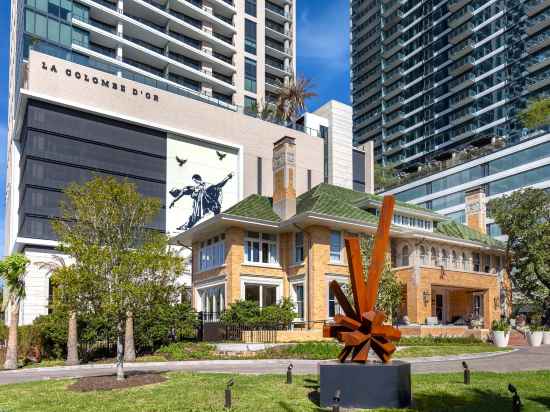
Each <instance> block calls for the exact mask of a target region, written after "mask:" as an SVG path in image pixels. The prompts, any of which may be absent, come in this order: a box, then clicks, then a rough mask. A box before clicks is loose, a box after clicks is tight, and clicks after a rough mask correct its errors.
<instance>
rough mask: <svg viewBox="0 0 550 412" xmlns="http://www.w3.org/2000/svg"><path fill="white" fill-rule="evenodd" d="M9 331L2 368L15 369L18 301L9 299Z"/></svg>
mask: <svg viewBox="0 0 550 412" xmlns="http://www.w3.org/2000/svg"><path fill="white" fill-rule="evenodd" d="M11 307H12V308H11V316H10V331H9V335H8V348H7V351H6V361H5V362H4V369H17V326H18V324H19V301H16V300H15V299H12V300H11Z"/></svg>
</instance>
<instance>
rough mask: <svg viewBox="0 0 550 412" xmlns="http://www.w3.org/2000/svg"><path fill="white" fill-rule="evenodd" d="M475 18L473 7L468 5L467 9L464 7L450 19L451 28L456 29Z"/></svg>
mask: <svg viewBox="0 0 550 412" xmlns="http://www.w3.org/2000/svg"><path fill="white" fill-rule="evenodd" d="M473 16H474V7H473V6H471V5H468V6H466V7H463V8H461V9H460V10H459V11H458V12H456V13H455V14H453V15H452V16H451V17H450V18H449V27H450V28H452V29H455V28H457V27H458V26H460V25H461V24H462V23H464V22H466V21H468V20H469V19H471V18H472V17H473Z"/></svg>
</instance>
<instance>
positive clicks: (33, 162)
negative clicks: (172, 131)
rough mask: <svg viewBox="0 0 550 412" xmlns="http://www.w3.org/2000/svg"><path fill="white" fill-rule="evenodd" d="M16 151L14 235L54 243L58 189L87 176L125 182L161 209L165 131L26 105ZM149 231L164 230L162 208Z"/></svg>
mask: <svg viewBox="0 0 550 412" xmlns="http://www.w3.org/2000/svg"><path fill="white" fill-rule="evenodd" d="M20 149H21V161H20V169H21V181H20V193H21V197H20V205H19V223H20V226H19V236H22V237H29V238H40V239H55V234H54V233H53V231H52V228H51V224H50V223H51V220H52V219H54V218H56V217H59V209H58V208H59V202H60V200H61V199H62V197H63V193H62V191H63V189H64V188H65V187H66V186H67V185H68V184H70V183H72V182H77V183H83V182H85V181H87V180H89V179H90V178H91V177H93V176H115V177H117V178H120V179H128V181H130V182H132V183H134V184H135V185H136V187H137V189H138V191H139V192H140V193H141V194H142V195H144V196H152V197H157V198H159V199H160V200H161V202H162V204H163V209H164V203H165V193H166V182H165V174H166V135H165V133H162V132H159V131H155V130H150V129H146V128H142V127H138V126H135V125H131V124H128V123H124V122H121V121H114V120H110V119H106V118H102V117H98V116H93V115H90V114H86V113H82V112H79V111H75V110H70V109H65V108H61V107H58V106H53V105H51V104H47V103H42V102H37V101H30V102H29V103H28V106H27V113H26V116H25V122H24V125H23V128H22V132H21V147H20ZM152 228H154V229H158V230H162V231H165V212H164V210H162V211H161V212H160V213H159V215H158V216H157V218H156V219H155V221H154V222H153V224H152Z"/></svg>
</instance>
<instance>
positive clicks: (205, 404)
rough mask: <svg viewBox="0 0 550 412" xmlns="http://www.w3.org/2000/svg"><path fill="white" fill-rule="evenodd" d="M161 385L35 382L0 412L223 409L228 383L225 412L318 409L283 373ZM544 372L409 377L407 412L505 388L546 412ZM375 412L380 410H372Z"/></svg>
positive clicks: (470, 401) (466, 403)
mask: <svg viewBox="0 0 550 412" xmlns="http://www.w3.org/2000/svg"><path fill="white" fill-rule="evenodd" d="M167 377H168V381H166V382H164V383H160V384H155V385H149V386H143V387H140V388H131V389H118V390H113V391H106V392H89V393H75V392H70V391H67V390H66V388H67V387H68V386H69V385H70V384H71V383H72V382H73V381H72V380H63V381H42V382H33V383H24V384H17V385H6V386H2V388H1V390H2V396H1V397H0V411H3V412H17V411H30V410H37V405H40V408H39V410H40V411H43V412H49V411H60V410H63V411H78V412H86V411H103V412H109V411H117V412H124V411H131V412H141V411H193V412H213V411H223V410H224V409H223V396H224V389H225V385H226V382H227V381H228V380H229V379H230V378H234V379H235V384H234V387H233V406H234V407H233V409H231V411H233V412H244V411H262V412H264V411H266V412H270V411H283V412H284V411H286V412H306V411H322V410H323V409H319V408H318V406H317V404H316V400H317V399H318V392H316V388H317V377H316V376H295V377H294V384H292V385H287V384H286V383H285V377H284V376H283V375H261V376H257V375H223V374H191V373H170V374H168V375H167ZM549 381H550V371H541V372H518V373H508V374H496V373H481V372H478V373H474V374H472V384H471V385H468V386H466V385H464V384H463V383H461V382H462V374H431V375H413V393H414V400H415V405H416V406H415V409H411V410H410V411H424V412H426V411H453V412H466V411H467V412H481V411H488V412H489V411H490V412H493V411H508V410H511V395H510V393H509V392H508V391H507V386H508V383H510V382H511V383H513V384H514V385H515V386H516V387H517V389H518V392H519V394H520V395H521V398H522V401H523V404H524V408H523V409H522V412H538V411H541V412H542V411H548V410H549V409H550V386H549V385H548V382H549ZM378 411H382V410H378Z"/></svg>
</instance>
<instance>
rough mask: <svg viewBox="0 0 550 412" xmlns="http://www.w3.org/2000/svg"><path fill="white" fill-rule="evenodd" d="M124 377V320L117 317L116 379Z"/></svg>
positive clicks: (119, 379) (121, 379) (120, 379)
mask: <svg viewBox="0 0 550 412" xmlns="http://www.w3.org/2000/svg"><path fill="white" fill-rule="evenodd" d="M124 379H125V376H124V321H123V320H122V319H119V320H118V324H117V341H116V380H117V381H123V380H124Z"/></svg>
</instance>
